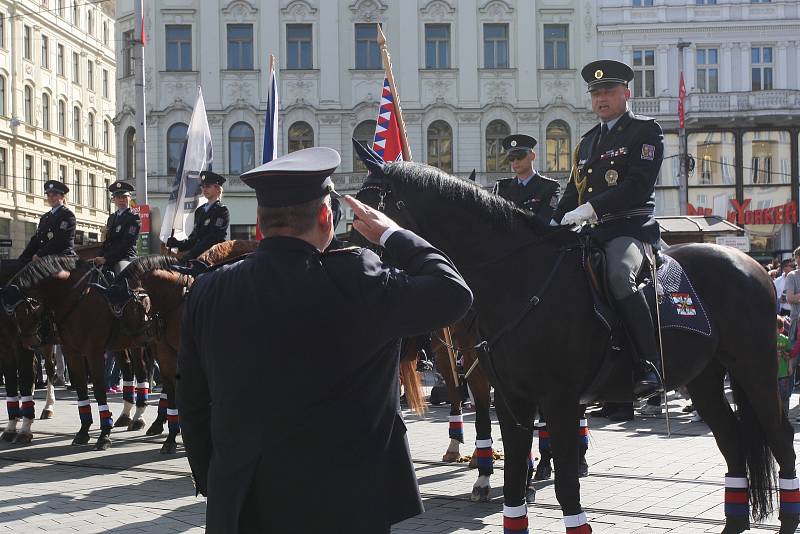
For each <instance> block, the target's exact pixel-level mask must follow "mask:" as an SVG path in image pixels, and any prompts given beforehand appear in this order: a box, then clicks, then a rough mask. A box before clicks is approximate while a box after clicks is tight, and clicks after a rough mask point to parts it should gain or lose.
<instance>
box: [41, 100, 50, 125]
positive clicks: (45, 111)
mask: <svg viewBox="0 0 800 534" xmlns="http://www.w3.org/2000/svg"><path fill="white" fill-rule="evenodd" d="M42 129H43V130H44V131H45V132H49V131H50V95H48V94H47V93H42Z"/></svg>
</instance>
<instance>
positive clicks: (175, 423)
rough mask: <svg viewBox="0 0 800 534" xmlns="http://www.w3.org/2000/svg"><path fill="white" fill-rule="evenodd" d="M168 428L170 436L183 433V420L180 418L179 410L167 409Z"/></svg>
mask: <svg viewBox="0 0 800 534" xmlns="http://www.w3.org/2000/svg"><path fill="white" fill-rule="evenodd" d="M167 428H169V433H170V434H177V433H178V432H180V431H181V420H180V418H179V417H178V410H176V409H175V408H167Z"/></svg>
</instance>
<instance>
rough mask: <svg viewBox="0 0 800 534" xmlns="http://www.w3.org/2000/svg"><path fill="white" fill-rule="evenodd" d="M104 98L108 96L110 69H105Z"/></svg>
mask: <svg viewBox="0 0 800 534" xmlns="http://www.w3.org/2000/svg"><path fill="white" fill-rule="evenodd" d="M103 98H108V71H107V70H106V69H103Z"/></svg>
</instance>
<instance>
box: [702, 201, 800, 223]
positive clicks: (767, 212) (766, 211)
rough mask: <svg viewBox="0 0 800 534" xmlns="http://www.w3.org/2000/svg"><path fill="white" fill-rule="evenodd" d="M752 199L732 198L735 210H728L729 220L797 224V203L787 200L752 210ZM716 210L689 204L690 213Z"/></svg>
mask: <svg viewBox="0 0 800 534" xmlns="http://www.w3.org/2000/svg"><path fill="white" fill-rule="evenodd" d="M751 201H752V199H750V198H746V199H744V202H742V203H741V204H739V202H737V201H736V199H731V200H730V203H731V207H732V208H733V211H729V212H728V217H727V219H728V222H732V223H734V224H739V225H746V224H797V203H796V202H787V203H786V204H781V205H780V206H774V207H772V208H762V209H755V210H751V209H749V208H750V203H751ZM713 214H714V210H712V209H711V208H703V207H697V208H695V207H694V206H692V204H691V203H690V204H689V215H705V216H709V215H713Z"/></svg>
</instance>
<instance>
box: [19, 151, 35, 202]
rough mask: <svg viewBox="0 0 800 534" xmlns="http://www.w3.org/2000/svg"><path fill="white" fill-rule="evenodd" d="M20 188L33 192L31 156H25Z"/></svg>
mask: <svg viewBox="0 0 800 534" xmlns="http://www.w3.org/2000/svg"><path fill="white" fill-rule="evenodd" d="M22 190H23V191H25V192H26V193H33V156H30V155H28V156H25V168H24V174H23V181H22Z"/></svg>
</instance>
